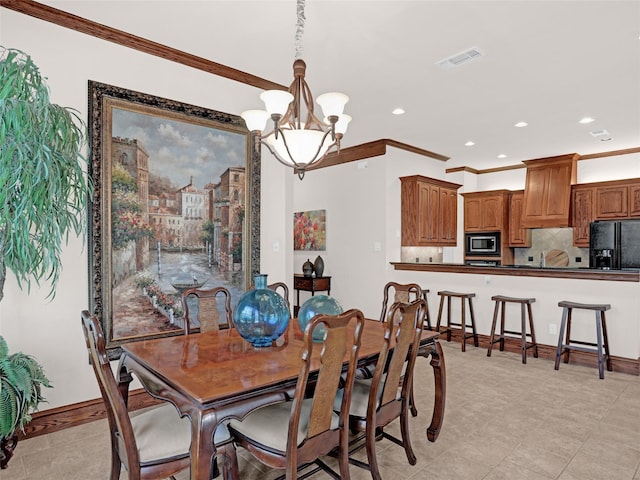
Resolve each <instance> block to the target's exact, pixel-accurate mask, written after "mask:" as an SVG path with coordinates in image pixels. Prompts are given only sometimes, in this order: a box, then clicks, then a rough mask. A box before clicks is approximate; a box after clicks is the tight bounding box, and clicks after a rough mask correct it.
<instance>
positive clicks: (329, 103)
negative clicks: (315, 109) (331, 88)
mask: <svg viewBox="0 0 640 480" xmlns="http://www.w3.org/2000/svg"><path fill="white" fill-rule="evenodd" d="M348 101H349V97H347V96H346V95H345V94H344V93H338V92H329V93H323V94H322V95H320V96H319V97H318V98H317V99H316V102H318V105H320V106H321V107H322V113H323V114H324V116H325V117H331V116H334V115H335V116H336V117H337V116H340V115H342V112H344V106H345V105H346V104H347V102H348Z"/></svg>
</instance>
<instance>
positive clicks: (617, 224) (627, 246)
mask: <svg viewBox="0 0 640 480" xmlns="http://www.w3.org/2000/svg"><path fill="white" fill-rule="evenodd" d="M589 267H590V268H599V269H603V270H620V269H622V268H640V220H600V221H597V222H591V224H590V225H589Z"/></svg>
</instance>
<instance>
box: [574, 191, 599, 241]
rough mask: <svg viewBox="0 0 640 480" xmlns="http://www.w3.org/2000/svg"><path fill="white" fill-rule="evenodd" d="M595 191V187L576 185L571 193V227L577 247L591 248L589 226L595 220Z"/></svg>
mask: <svg viewBox="0 0 640 480" xmlns="http://www.w3.org/2000/svg"><path fill="white" fill-rule="evenodd" d="M594 190H595V189H594V187H589V186H587V185H575V186H574V187H573V190H572V192H571V226H572V227H573V244H574V245H575V246H576V247H588V246H589V224H590V223H591V222H592V221H593V218H594V217H593V197H594Z"/></svg>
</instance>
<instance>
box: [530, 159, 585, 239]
mask: <svg viewBox="0 0 640 480" xmlns="http://www.w3.org/2000/svg"><path fill="white" fill-rule="evenodd" d="M578 157H579V155H578V154H570V155H560V156H557V157H550V158H543V159H538V160H527V161H525V162H524V163H525V164H526V166H527V176H526V180H525V187H524V203H523V211H522V223H521V226H522V227H524V228H533V227H538V228H542V227H568V226H569V224H570V218H569V213H570V204H571V185H573V184H574V183H576V162H577V159H578Z"/></svg>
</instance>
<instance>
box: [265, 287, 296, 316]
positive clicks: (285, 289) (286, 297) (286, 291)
mask: <svg viewBox="0 0 640 480" xmlns="http://www.w3.org/2000/svg"><path fill="white" fill-rule="evenodd" d="M267 288H268V289H270V290H273V291H274V292H277V293H279V294H280V295H282V298H284V301H285V302H286V304H287V308H288V309H289V312H291V305H290V304H289V287H288V286H287V284H286V283H284V282H275V283H271V284H269V285H267ZM279 290H282V293H280V292H279Z"/></svg>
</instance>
